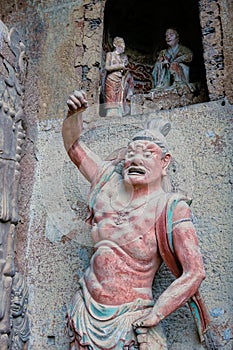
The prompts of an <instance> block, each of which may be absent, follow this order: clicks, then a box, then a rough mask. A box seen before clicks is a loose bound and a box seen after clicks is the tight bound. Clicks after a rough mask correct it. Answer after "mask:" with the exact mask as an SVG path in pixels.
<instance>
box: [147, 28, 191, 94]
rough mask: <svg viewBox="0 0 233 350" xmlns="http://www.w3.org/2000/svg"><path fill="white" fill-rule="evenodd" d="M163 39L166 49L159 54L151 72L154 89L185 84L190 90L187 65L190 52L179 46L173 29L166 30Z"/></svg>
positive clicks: (176, 33) (177, 36)
mask: <svg viewBox="0 0 233 350" xmlns="http://www.w3.org/2000/svg"><path fill="white" fill-rule="evenodd" d="M165 38H166V43H167V45H168V48H167V49H165V50H162V51H160V52H159V56H158V59H157V61H156V63H155V65H154V69H153V72H152V76H153V82H154V89H166V88H168V87H169V86H174V85H177V84H185V85H186V86H188V87H189V88H190V89H191V84H190V83H189V65H190V63H191V62H192V59H193V53H192V51H191V50H190V49H188V48H187V47H185V46H183V45H180V44H179V34H178V32H177V30H175V29H173V28H168V29H167V30H166V35H165Z"/></svg>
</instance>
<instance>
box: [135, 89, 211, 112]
mask: <svg viewBox="0 0 233 350" xmlns="http://www.w3.org/2000/svg"><path fill="white" fill-rule="evenodd" d="M206 101H208V97H207V94H206V90H205V87H204V85H203V84H201V83H192V84H189V86H187V85H175V86H171V87H169V88H166V89H163V90H160V89H154V90H151V91H149V92H148V93H146V94H136V95H133V96H132V98H131V115H136V114H144V113H148V112H152V111H156V110H157V111H159V110H167V109H172V108H177V107H184V106H187V105H191V104H196V103H201V102H206Z"/></svg>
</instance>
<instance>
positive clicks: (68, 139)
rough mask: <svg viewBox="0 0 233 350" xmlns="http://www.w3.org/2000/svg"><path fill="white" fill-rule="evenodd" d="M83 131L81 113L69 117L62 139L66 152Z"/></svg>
mask: <svg viewBox="0 0 233 350" xmlns="http://www.w3.org/2000/svg"><path fill="white" fill-rule="evenodd" d="M82 129H83V119H82V115H81V114H80V112H76V113H73V114H72V115H70V116H69V115H68V116H67V118H66V119H65V120H64V122H63V125H62V137H63V141H64V146H65V149H66V151H68V150H69V149H70V147H71V146H72V145H73V144H74V143H75V142H76V141H77V140H78V139H79V137H80V134H81V132H82Z"/></svg>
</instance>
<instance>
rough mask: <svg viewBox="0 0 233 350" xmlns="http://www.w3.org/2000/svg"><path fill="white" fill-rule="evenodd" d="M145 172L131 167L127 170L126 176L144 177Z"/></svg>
mask: <svg viewBox="0 0 233 350" xmlns="http://www.w3.org/2000/svg"><path fill="white" fill-rule="evenodd" d="M145 173H146V171H145V169H143V168H140V167H133V166H131V167H130V168H129V169H128V175H145Z"/></svg>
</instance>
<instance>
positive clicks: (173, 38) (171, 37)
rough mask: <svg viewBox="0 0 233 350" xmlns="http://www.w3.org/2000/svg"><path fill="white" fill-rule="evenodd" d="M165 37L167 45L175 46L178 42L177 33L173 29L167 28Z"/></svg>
mask: <svg viewBox="0 0 233 350" xmlns="http://www.w3.org/2000/svg"><path fill="white" fill-rule="evenodd" d="M165 38H166V43H167V45H168V46H170V47H173V46H175V45H176V44H178V42H179V35H178V33H177V31H176V30H174V29H167V31H166V35H165Z"/></svg>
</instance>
